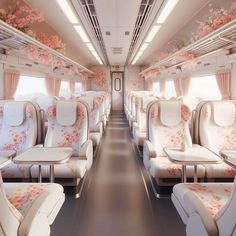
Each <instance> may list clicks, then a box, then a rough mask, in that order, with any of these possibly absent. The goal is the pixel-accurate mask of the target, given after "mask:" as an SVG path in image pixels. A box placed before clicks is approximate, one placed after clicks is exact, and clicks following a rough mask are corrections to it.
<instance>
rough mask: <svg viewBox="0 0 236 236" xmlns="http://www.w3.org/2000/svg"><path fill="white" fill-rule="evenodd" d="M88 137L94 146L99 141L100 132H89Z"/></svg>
mask: <svg viewBox="0 0 236 236" xmlns="http://www.w3.org/2000/svg"><path fill="white" fill-rule="evenodd" d="M89 138H90V139H91V140H92V142H93V146H94V147H96V146H98V145H99V143H100V140H101V134H100V133H99V132H90V134H89Z"/></svg>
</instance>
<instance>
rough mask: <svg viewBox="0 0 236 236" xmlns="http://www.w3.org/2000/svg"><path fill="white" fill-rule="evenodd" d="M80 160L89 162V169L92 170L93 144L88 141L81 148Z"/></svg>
mask: <svg viewBox="0 0 236 236" xmlns="http://www.w3.org/2000/svg"><path fill="white" fill-rule="evenodd" d="M79 159H80V160H87V168H88V169H90V168H91V166H92V164H93V143H92V140H87V141H86V142H85V143H84V144H83V145H82V146H81V148H80V151H79Z"/></svg>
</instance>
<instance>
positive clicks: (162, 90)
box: [160, 79, 166, 96]
mask: <svg viewBox="0 0 236 236" xmlns="http://www.w3.org/2000/svg"><path fill="white" fill-rule="evenodd" d="M165 90H166V81H165V80H164V79H162V80H160V92H161V94H162V95H163V96H164V95H165Z"/></svg>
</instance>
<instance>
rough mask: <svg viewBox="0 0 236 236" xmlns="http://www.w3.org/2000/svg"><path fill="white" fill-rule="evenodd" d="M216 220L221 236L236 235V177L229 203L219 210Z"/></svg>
mask: <svg viewBox="0 0 236 236" xmlns="http://www.w3.org/2000/svg"><path fill="white" fill-rule="evenodd" d="M215 218H216V219H215V220H216V222H217V226H218V230H219V235H220V236H231V235H235V234H236V177H235V178H234V184H233V187H232V192H231V197H230V199H229V201H228V202H227V203H226V205H225V206H224V207H223V208H221V209H220V210H219V212H218V213H217V215H216V216H215Z"/></svg>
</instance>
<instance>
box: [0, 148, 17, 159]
mask: <svg viewBox="0 0 236 236" xmlns="http://www.w3.org/2000/svg"><path fill="white" fill-rule="evenodd" d="M15 155H16V151H14V150H2V151H0V156H1V157H9V158H11V157H15Z"/></svg>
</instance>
